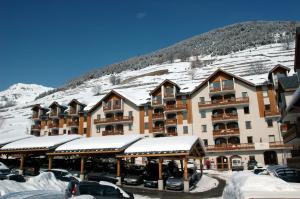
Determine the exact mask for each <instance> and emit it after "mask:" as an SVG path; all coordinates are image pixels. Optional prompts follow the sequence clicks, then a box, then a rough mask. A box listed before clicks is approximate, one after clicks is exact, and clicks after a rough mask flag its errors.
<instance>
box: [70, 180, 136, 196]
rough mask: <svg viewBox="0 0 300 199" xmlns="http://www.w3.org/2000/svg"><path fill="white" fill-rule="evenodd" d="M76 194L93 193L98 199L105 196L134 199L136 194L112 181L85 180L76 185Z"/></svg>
mask: <svg viewBox="0 0 300 199" xmlns="http://www.w3.org/2000/svg"><path fill="white" fill-rule="evenodd" d="M74 195H75V196H80V195H92V196H94V197H95V198H96V199H98V198H99V199H100V198H101V199H103V198H107V199H109V198H112V199H117V198H120V199H125V198H129V199H133V198H134V196H133V194H132V193H128V192H126V191H124V190H123V189H121V188H120V187H118V186H116V185H114V184H112V183H110V182H104V181H101V182H92V181H83V182H79V183H78V184H77V185H76V191H75V194H74Z"/></svg>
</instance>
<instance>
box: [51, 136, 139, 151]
mask: <svg viewBox="0 0 300 199" xmlns="http://www.w3.org/2000/svg"><path fill="white" fill-rule="evenodd" d="M141 138H142V137H141V136H140V135H113V136H101V137H88V138H86V137H85V138H81V139H78V140H74V141H71V142H68V143H65V144H63V145H61V146H59V147H57V148H56V149H55V151H53V152H51V153H48V155H53V156H63V155H92V154H103V153H120V152H123V151H124V150H125V149H126V148H127V147H128V146H129V145H131V144H133V143H134V142H136V141H138V140H140V139H141Z"/></svg>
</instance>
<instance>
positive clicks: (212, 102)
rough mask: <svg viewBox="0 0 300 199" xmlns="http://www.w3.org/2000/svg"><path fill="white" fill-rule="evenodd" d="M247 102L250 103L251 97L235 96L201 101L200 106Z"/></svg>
mask: <svg viewBox="0 0 300 199" xmlns="http://www.w3.org/2000/svg"><path fill="white" fill-rule="evenodd" d="M247 103H249V97H240V98H233V99H224V100H213V101H205V102H199V103H198V107H199V108H205V107H218V106H224V105H238V104H247Z"/></svg>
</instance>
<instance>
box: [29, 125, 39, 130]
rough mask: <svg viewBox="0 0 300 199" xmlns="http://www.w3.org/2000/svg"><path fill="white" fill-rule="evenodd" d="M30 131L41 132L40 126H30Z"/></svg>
mask: <svg viewBox="0 0 300 199" xmlns="http://www.w3.org/2000/svg"><path fill="white" fill-rule="evenodd" d="M31 130H35V131H39V130H41V125H31Z"/></svg>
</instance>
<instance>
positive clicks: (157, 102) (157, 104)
mask: <svg viewBox="0 0 300 199" xmlns="http://www.w3.org/2000/svg"><path fill="white" fill-rule="evenodd" d="M152 105H153V106H160V105H163V104H162V101H161V100H152Z"/></svg>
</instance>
